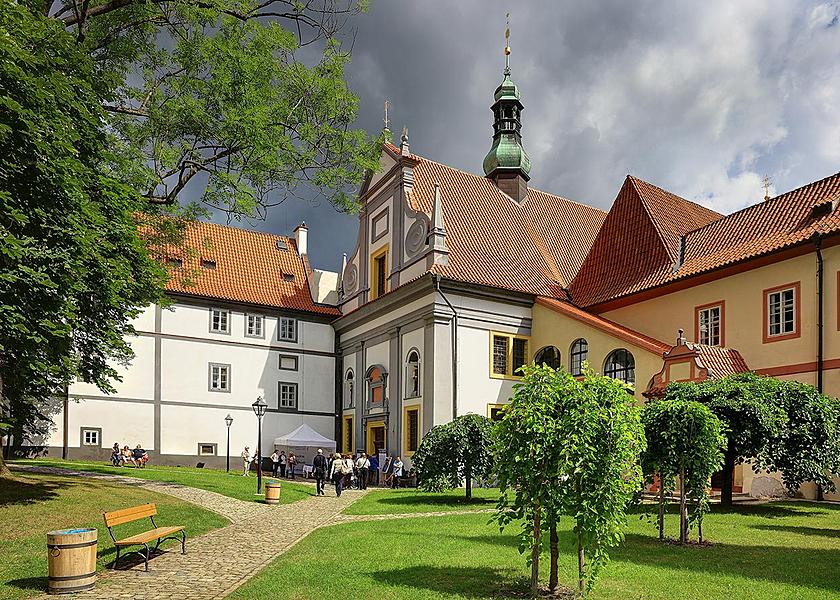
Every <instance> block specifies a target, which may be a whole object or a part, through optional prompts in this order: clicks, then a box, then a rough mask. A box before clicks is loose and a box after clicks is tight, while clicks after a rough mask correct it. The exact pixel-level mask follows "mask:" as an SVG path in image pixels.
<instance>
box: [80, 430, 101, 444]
mask: <svg viewBox="0 0 840 600" xmlns="http://www.w3.org/2000/svg"><path fill="white" fill-rule="evenodd" d="M100 431H101V430H100V429H82V444H83V445H84V446H98V445H99V434H100Z"/></svg>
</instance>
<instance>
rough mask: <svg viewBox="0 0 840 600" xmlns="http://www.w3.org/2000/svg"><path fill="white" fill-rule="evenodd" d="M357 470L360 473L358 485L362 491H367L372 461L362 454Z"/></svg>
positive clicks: (357, 462)
mask: <svg viewBox="0 0 840 600" xmlns="http://www.w3.org/2000/svg"><path fill="white" fill-rule="evenodd" d="M356 470H357V471H358V475H357V477H358V484H359V489H360V490H366V489H367V479H368V471H369V470H370V461H369V460H368V457H367V454H365V453H364V452H362V453H361V454H360V455H359V458H358V459H357V460H356Z"/></svg>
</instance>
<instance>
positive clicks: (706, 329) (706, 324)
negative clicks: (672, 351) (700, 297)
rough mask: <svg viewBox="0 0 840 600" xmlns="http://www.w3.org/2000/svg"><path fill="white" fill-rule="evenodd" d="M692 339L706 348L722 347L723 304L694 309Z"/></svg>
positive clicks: (706, 305) (705, 305) (717, 303)
mask: <svg viewBox="0 0 840 600" xmlns="http://www.w3.org/2000/svg"><path fill="white" fill-rule="evenodd" d="M694 314H695V320H694V327H695V330H694V339H695V340H697V342H699V343H700V344H706V345H707V346H723V302H722V301H721V302H716V303H714V304H704V305H703V306H698V307H697V308H695V309H694Z"/></svg>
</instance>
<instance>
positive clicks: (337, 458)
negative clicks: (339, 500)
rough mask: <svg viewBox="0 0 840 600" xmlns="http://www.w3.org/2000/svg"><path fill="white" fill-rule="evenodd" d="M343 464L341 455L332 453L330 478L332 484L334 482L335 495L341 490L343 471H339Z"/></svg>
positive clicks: (338, 494) (339, 494)
mask: <svg viewBox="0 0 840 600" xmlns="http://www.w3.org/2000/svg"><path fill="white" fill-rule="evenodd" d="M343 466H344V461H343V460H342V459H341V455H340V454H339V453H338V452H336V453H335V454H333V461H332V465H331V466H330V479H332V482H333V484H335V495H336V496H341V490H342V489H343V487H344V473H342V472H341V470H342V468H343Z"/></svg>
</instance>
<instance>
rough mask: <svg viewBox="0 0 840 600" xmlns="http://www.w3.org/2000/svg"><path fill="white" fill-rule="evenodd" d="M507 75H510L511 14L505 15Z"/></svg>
mask: <svg viewBox="0 0 840 600" xmlns="http://www.w3.org/2000/svg"><path fill="white" fill-rule="evenodd" d="M505 75H510V13H507V14H506V15H505Z"/></svg>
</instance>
